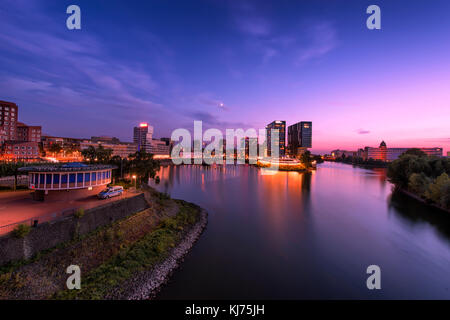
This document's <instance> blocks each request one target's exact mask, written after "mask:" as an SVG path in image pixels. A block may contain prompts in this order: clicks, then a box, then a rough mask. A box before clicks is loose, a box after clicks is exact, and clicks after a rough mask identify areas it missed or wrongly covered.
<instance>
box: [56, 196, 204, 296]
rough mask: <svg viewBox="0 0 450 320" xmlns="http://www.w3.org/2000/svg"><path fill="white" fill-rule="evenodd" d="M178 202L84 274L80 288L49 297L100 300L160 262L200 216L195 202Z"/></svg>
mask: <svg viewBox="0 0 450 320" xmlns="http://www.w3.org/2000/svg"><path fill="white" fill-rule="evenodd" d="M177 202H178V201H177ZM179 205H180V211H179V212H178V214H177V215H175V216H174V217H170V218H166V219H163V220H162V221H161V222H160V223H159V225H158V227H157V228H156V229H155V230H153V231H152V232H150V233H148V234H146V235H145V236H144V237H143V238H141V239H140V240H138V241H137V242H134V243H133V244H131V245H129V246H127V245H124V246H123V247H122V249H121V250H120V251H119V252H118V253H117V254H115V255H114V256H113V257H111V258H110V259H109V260H108V261H106V262H105V263H103V264H101V265H100V266H98V267H97V268H95V269H93V270H91V271H90V272H89V273H88V274H86V275H84V276H83V277H82V283H81V290H67V289H66V290H63V291H60V292H58V293H57V294H55V295H54V296H53V297H52V298H55V299H88V300H92V299H103V298H104V297H105V296H106V295H107V294H108V293H109V292H110V291H111V290H112V289H114V288H115V287H116V286H118V285H120V284H121V283H123V282H124V281H126V280H127V279H130V278H131V277H133V275H135V274H136V273H137V272H140V271H144V270H148V269H150V268H151V267H152V266H154V265H155V264H156V263H158V262H161V261H163V259H164V258H166V257H167V255H168V253H169V251H170V249H171V248H173V247H174V246H175V245H176V244H177V242H178V241H179V240H180V239H181V237H182V235H183V230H184V229H185V228H186V227H188V226H190V225H192V224H194V223H195V222H196V221H198V219H199V217H200V209H199V207H197V206H196V205H193V204H190V203H186V202H181V201H180V202H179ZM108 236H112V235H108Z"/></svg>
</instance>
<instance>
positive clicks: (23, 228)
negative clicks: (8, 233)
mask: <svg viewBox="0 0 450 320" xmlns="http://www.w3.org/2000/svg"><path fill="white" fill-rule="evenodd" d="M30 230H31V227H30V226H29V225H27V224H19V225H18V226H17V227H15V228H14V230H13V232H12V233H13V236H14V237H16V238H25V237H26V235H27V234H29V233H30Z"/></svg>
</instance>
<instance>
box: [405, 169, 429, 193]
mask: <svg viewBox="0 0 450 320" xmlns="http://www.w3.org/2000/svg"><path fill="white" fill-rule="evenodd" d="M430 182H431V179H430V178H428V177H427V176H426V175H425V174H424V173H423V172H421V173H413V174H411V175H410V176H409V182H408V190H410V191H412V192H414V193H416V194H418V195H420V196H422V195H423V194H424V193H425V191H426V190H427V187H428V185H429V184H430Z"/></svg>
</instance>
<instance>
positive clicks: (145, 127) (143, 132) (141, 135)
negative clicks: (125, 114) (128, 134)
mask: <svg viewBox="0 0 450 320" xmlns="http://www.w3.org/2000/svg"><path fill="white" fill-rule="evenodd" d="M152 139H153V127H152V126H150V125H149V124H148V123H145V122H144V123H141V124H139V127H134V131H133V142H134V143H135V144H136V146H137V151H140V150H146V151H147V150H148V148H149V147H150V145H151V142H152Z"/></svg>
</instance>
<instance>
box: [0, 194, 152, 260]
mask: <svg viewBox="0 0 450 320" xmlns="http://www.w3.org/2000/svg"><path fill="white" fill-rule="evenodd" d="M146 208H148V204H147V202H146V201H145V198H144V195H143V194H139V195H137V196H135V197H132V198H126V199H122V200H118V201H114V202H111V203H108V204H105V205H102V206H99V207H96V208H92V209H88V210H86V211H85V214H84V216H83V217H82V218H80V219H77V218H75V217H74V216H69V217H65V218H63V219H59V220H55V221H51V222H46V223H42V224H40V225H38V226H37V227H35V228H32V229H31V231H30V233H29V234H28V235H27V236H26V237H25V238H23V239H17V238H15V237H13V236H12V235H7V236H3V237H1V238H0V265H3V264H5V263H7V262H9V261H13V260H20V259H29V258H31V257H32V256H33V255H35V254H36V253H38V252H39V251H41V250H45V249H50V248H53V247H55V246H56V245H58V244H60V243H64V242H67V241H70V240H71V239H73V237H74V236H75V235H76V233H77V230H78V234H80V235H83V234H86V233H89V232H91V231H93V230H95V229H96V228H98V227H101V226H105V225H108V224H111V223H112V222H114V221H116V220H120V219H123V218H125V217H127V216H130V215H132V214H134V213H137V212H139V211H142V210H144V209H146Z"/></svg>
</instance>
